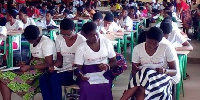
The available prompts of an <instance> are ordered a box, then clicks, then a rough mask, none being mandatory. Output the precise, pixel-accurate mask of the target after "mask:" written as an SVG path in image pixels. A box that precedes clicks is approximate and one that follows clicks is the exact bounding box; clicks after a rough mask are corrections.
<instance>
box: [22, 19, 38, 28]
mask: <svg viewBox="0 0 200 100" xmlns="http://www.w3.org/2000/svg"><path fill="white" fill-rule="evenodd" d="M23 25H24V26H23V27H24V29H25V28H26V27H27V26H29V25H36V24H35V21H34V20H33V18H28V17H27V22H26V24H24V23H23Z"/></svg>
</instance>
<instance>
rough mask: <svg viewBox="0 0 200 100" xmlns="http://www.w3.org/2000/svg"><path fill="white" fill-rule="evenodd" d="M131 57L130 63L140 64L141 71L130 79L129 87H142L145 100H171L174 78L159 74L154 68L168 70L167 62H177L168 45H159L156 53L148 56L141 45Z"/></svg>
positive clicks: (142, 44) (174, 52)
mask: <svg viewBox="0 0 200 100" xmlns="http://www.w3.org/2000/svg"><path fill="white" fill-rule="evenodd" d="M132 56H133V57H132V62H133V63H140V64H141V65H142V66H140V67H142V69H141V70H140V71H138V72H137V73H136V75H135V76H133V77H132V78H131V81H130V85H129V86H130V87H131V88H132V87H134V86H143V87H144V88H145V100H172V84H173V83H176V81H177V80H176V78H174V77H171V76H168V75H166V74H159V73H157V72H156V70H155V68H161V67H162V68H166V69H168V66H167V62H172V61H176V60H177V55H176V51H175V50H174V49H173V48H171V47H170V46H169V45H167V44H164V43H160V44H159V46H158V48H157V50H156V52H155V53H154V54H153V55H152V56H149V55H148V54H147V52H146V50H145V43H141V44H139V45H137V46H136V47H135V48H134V50H133V55H132Z"/></svg>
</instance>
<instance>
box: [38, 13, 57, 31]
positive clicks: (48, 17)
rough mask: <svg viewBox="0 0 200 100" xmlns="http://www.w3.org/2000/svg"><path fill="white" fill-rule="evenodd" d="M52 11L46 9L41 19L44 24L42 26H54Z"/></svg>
mask: <svg viewBox="0 0 200 100" xmlns="http://www.w3.org/2000/svg"><path fill="white" fill-rule="evenodd" d="M52 18H53V11H47V12H46V17H45V18H44V19H42V20H41V22H42V23H43V24H44V27H45V28H46V27H47V26H56V23H55V22H54V21H53V19H52Z"/></svg>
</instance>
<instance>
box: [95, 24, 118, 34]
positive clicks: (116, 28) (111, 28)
mask: <svg viewBox="0 0 200 100" xmlns="http://www.w3.org/2000/svg"><path fill="white" fill-rule="evenodd" d="M121 29H122V28H121V27H120V26H119V25H117V23H115V22H112V23H111V24H110V26H109V28H108V30H106V29H105V28H104V23H103V24H102V25H101V26H100V28H99V31H100V32H101V31H102V32H103V33H104V34H106V33H107V32H108V31H110V32H117V31H119V30H121Z"/></svg>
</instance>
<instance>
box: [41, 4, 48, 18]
mask: <svg viewBox="0 0 200 100" xmlns="http://www.w3.org/2000/svg"><path fill="white" fill-rule="evenodd" d="M46 12H47V5H46V4H44V3H43V4H42V8H41V9H40V15H41V16H43V17H44V16H45V15H46Z"/></svg>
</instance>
